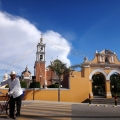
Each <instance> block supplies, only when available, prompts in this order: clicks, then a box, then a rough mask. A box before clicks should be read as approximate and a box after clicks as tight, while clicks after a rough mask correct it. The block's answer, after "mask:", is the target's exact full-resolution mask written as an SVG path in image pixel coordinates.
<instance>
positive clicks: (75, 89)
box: [0, 72, 89, 102]
mask: <svg viewBox="0 0 120 120" xmlns="http://www.w3.org/2000/svg"><path fill="white" fill-rule="evenodd" d="M73 75H74V77H73V76H70V89H61V97H60V98H61V100H60V101H62V102H82V101H84V100H85V99H87V98H88V95H89V82H88V80H87V79H85V78H81V77H80V76H81V73H80V72H73ZM0 91H1V92H3V93H7V91H8V89H0ZM23 99H24V100H33V89H26V91H25V97H24V98H23ZM34 100H45V101H58V89H57V88H56V89H54V88H53V89H52V88H51V89H50V88H49V89H36V90H34Z"/></svg>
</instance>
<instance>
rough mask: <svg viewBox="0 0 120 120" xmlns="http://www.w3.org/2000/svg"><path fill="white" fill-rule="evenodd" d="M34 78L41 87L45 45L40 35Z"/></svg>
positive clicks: (43, 73) (43, 74)
mask: <svg viewBox="0 0 120 120" xmlns="http://www.w3.org/2000/svg"><path fill="white" fill-rule="evenodd" d="M34 76H36V81H38V82H40V83H41V86H43V85H44V77H45V44H44V43H43V37H42V35H41V38H40V42H39V43H38V44H37V52H36V61H35V66H34Z"/></svg>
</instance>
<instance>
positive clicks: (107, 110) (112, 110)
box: [0, 101, 120, 120]
mask: <svg viewBox="0 0 120 120" xmlns="http://www.w3.org/2000/svg"><path fill="white" fill-rule="evenodd" d="M0 120H6V116H5V115H0ZM17 120H120V106H117V107H113V105H108V106H107V107H106V106H104V105H99V106H96V105H95V104H92V105H91V106H88V104H82V103H65V102H47V101H25V102H23V104H22V109H21V117H20V118H17Z"/></svg>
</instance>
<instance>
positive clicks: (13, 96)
mask: <svg viewBox="0 0 120 120" xmlns="http://www.w3.org/2000/svg"><path fill="white" fill-rule="evenodd" d="M6 84H8V85H9V92H8V93H7V94H8V95H9V96H10V118H12V119H15V117H14V112H15V103H16V106H17V113H16V117H19V116H20V109H21V101H22V93H23V92H22V89H21V85H20V81H19V79H18V78H16V73H15V71H11V73H10V78H9V79H7V80H6V81H3V82H1V85H2V86H3V85H6Z"/></svg>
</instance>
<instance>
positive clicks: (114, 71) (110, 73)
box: [107, 70, 120, 80]
mask: <svg viewBox="0 0 120 120" xmlns="http://www.w3.org/2000/svg"><path fill="white" fill-rule="evenodd" d="M114 73H119V74H120V71H119V70H112V71H110V72H109V74H108V76H107V80H110V76H111V75H112V74H114Z"/></svg>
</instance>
